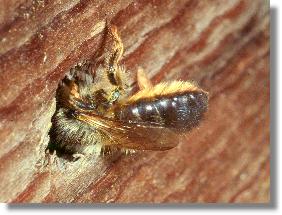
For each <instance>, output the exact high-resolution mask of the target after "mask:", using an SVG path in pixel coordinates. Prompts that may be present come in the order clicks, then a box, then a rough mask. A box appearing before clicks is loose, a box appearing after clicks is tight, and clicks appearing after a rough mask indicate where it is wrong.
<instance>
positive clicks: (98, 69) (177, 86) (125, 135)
mask: <svg viewBox="0 0 282 215" xmlns="http://www.w3.org/2000/svg"><path fill="white" fill-rule="evenodd" d="M106 30H107V34H106V38H105V46H104V48H103V53H102V54H101V56H100V57H98V58H97V59H96V60H94V61H93V60H92V61H89V60H88V61H83V62H81V63H79V64H77V65H76V66H75V67H73V68H72V69H71V70H70V72H69V73H68V74H67V75H66V76H65V78H64V79H63V80H62V81H61V82H60V84H59V87H58V90H57V94H56V98H57V106H56V112H55V114H54V116H53V117H52V127H51V130H50V132H49V134H50V140H51V141H50V143H49V146H48V148H49V149H50V150H56V151H60V152H63V153H68V154H72V155H73V154H83V155H85V154H106V153H110V152H112V151H116V150H119V151H124V152H129V151H135V150H154V151H163V150H168V149H172V148H174V147H175V146H177V144H178V142H179V141H178V139H179V138H180V137H181V135H182V134H185V133H186V132H187V131H190V130H191V129H192V128H194V127H196V126H197V125H198V124H199V122H200V120H201V119H202V118H203V116H204V114H205V112H206V111H207V108H208V93H207V92H206V91H204V90H202V89H200V88H199V87H198V86H197V85H196V84H195V83H192V82H187V81H171V82H162V83H159V84H157V85H155V86H153V85H152V83H151V82H150V80H149V79H148V78H147V76H146V74H145V72H144V71H143V69H141V68H139V69H138V71H137V83H138V86H139V91H138V92H137V93H135V94H133V95H132V94H131V92H130V90H129V86H128V81H129V72H128V71H127V70H126V69H125V67H123V66H122V65H121V64H120V60H121V58H122V55H123V50H124V48H123V43H122V41H121V38H120V36H119V34H118V31H117V27H115V26H113V25H110V24H109V25H107V26H106Z"/></svg>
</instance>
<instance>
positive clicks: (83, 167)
mask: <svg viewBox="0 0 282 215" xmlns="http://www.w3.org/2000/svg"><path fill="white" fill-rule="evenodd" d="M1 2H2V3H0V92H1V93H0V179H1V181H0V201H1V202H119V203H128V202H134V203H136V202H193V203H194V202H237V203H238V202H241V203H242V202H248V203H251V202H252V203H257V202H260V203H262V202H263V203H266V202H269V201H270V193H269V192H270V191H269V189H270V161H269V159H270V147H269V132H270V130H269V129H270V128H269V118H270V117H269V111H270V110H269V2H268V1H265V0H256V1H249V0H245V1H240V0H232V1H230V0H210V1H196V0H177V1H169V0H167V1H163V0H144V1H130V0H122V1H91V0H82V1H78V0H74V1H66V0H60V1H59V0H58V1H57V0H54V1H46V2H44V1H31V0H28V1H21V0H20V1H14V0H13V1H5V0H1ZM106 19H107V20H108V21H110V22H112V23H113V24H115V25H116V26H117V27H118V29H119V32H120V34H121V37H122V39H123V42H124V45H125V55H124V58H123V63H124V64H125V65H126V67H127V69H129V70H130V71H131V72H132V74H135V72H136V69H137V67H138V66H142V67H143V68H144V69H145V70H146V71H147V72H148V74H149V76H150V77H151V78H152V80H153V82H154V83H158V82H160V81H162V80H169V79H183V80H190V79H192V80H195V81H197V82H198V83H199V84H200V86H201V87H202V88H204V89H205V90H207V91H209V93H210V106H209V110H208V114H207V117H206V119H205V121H204V122H203V123H202V124H201V126H200V127H199V128H198V129H195V130H193V131H192V132H190V133H189V134H187V135H186V138H184V139H183V140H182V141H181V142H180V143H179V145H178V147H176V148H174V149H172V150H169V151H165V152H138V153H136V154H134V155H130V156H121V155H113V156H110V157H99V158H93V160H87V161H83V160H79V161H77V162H75V163H65V164H64V165H62V161H61V160H57V161H58V162H57V165H54V163H53V164H52V165H49V166H47V167H45V168H42V167H41V163H42V161H43V160H44V157H45V152H44V151H45V148H46V145H47V143H48V130H49V128H50V119H51V116H52V114H53V112H54V109H55V100H54V98H55V91H56V88H57V86H58V82H59V80H61V79H62V78H63V77H64V74H65V73H66V72H67V71H68V70H69V69H70V68H71V67H72V66H73V65H75V64H76V63H77V62H78V61H80V60H83V59H87V58H90V57H91V56H93V55H94V54H95V52H96V51H97V50H98V48H99V47H100V45H101V43H102V36H103V31H104V25H105V20H106ZM152 135H153V134H152Z"/></svg>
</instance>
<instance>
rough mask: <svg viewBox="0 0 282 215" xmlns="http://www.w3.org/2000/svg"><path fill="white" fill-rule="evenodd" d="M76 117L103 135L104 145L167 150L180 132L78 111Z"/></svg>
mask: <svg viewBox="0 0 282 215" xmlns="http://www.w3.org/2000/svg"><path fill="white" fill-rule="evenodd" d="M76 118H77V119H78V120H81V121H83V122H85V123H88V124H89V125H91V126H94V127H95V128H96V129H99V130H100V131H101V132H102V133H103V134H104V135H105V138H104V141H103V144H104V146H106V147H108V146H109V147H110V146H113V147H116V148H123V149H138V150H156V151H159V150H168V149H171V148H173V147H175V146H176V145H177V143H178V140H179V137H180V134H179V133H177V132H175V131H172V130H171V129H169V128H166V127H161V126H158V125H156V124H152V125H150V126H148V125H146V126H144V125H142V124H137V123H124V122H119V121H114V120H111V119H107V118H102V117H99V116H94V115H88V114H83V113H79V114H77V116H76Z"/></svg>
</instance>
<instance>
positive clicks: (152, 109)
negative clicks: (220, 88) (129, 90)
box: [115, 91, 208, 130]
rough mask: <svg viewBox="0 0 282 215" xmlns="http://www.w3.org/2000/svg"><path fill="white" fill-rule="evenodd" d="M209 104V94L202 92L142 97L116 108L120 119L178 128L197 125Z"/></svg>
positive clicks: (189, 127)
mask: <svg viewBox="0 0 282 215" xmlns="http://www.w3.org/2000/svg"><path fill="white" fill-rule="evenodd" d="M207 106H208V95H207V94H206V93H204V92H202V91H200V92H186V93H182V94H174V95H173V94H171V95H165V96H162V97H159V98H149V99H148V98H147V99H140V100H138V101H135V102H133V103H130V104H125V105H122V106H120V107H117V108H116V109H115V117H116V119H118V120H120V121H126V122H129V123H140V124H145V125H147V124H158V125H160V126H164V127H171V128H175V129H178V130H189V129H191V128H192V127H194V126H196V125H197V124H198V123H199V121H200V119H201V118H202V116H203V114H204V113H205V112H206V110H207Z"/></svg>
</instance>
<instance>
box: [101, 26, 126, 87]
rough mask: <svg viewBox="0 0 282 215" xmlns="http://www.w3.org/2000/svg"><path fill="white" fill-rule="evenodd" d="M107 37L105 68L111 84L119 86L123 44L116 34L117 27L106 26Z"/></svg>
mask: <svg viewBox="0 0 282 215" xmlns="http://www.w3.org/2000/svg"><path fill="white" fill-rule="evenodd" d="M107 29H108V36H107V42H106V46H105V53H106V56H105V68H106V72H107V75H108V78H109V80H110V82H111V84H113V85H116V86H121V85H122V83H121V78H120V74H119V73H120V72H121V71H120V70H121V68H120V66H119V61H120V59H121V57H122V54H123V49H124V48H123V43H122V41H121V38H120V36H119V35H118V32H117V27H116V26H113V25H108V27H107Z"/></svg>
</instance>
